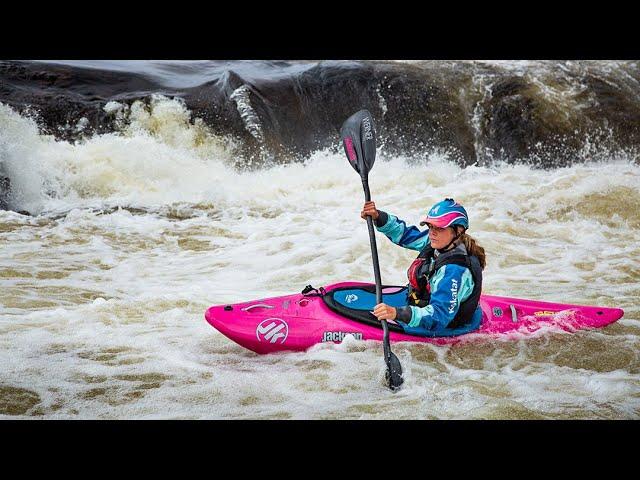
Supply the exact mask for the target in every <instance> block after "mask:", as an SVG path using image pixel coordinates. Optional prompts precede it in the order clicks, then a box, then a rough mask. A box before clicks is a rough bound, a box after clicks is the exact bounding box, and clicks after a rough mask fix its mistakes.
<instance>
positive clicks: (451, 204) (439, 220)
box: [420, 198, 469, 230]
mask: <svg viewBox="0 0 640 480" xmlns="http://www.w3.org/2000/svg"><path fill="white" fill-rule="evenodd" d="M427 223H430V224H432V225H435V226H436V227H440V228H445V227H452V226H453V225H462V226H463V227H464V229H465V230H467V229H468V228H469V217H468V216H467V211H466V210H465V209H464V207H463V206H462V205H460V204H459V203H457V202H456V201H455V200H454V199H453V198H445V199H444V200H443V201H441V202H438V203H436V204H435V205H434V206H433V207H431V209H430V210H429V213H427V216H426V217H424V218H423V219H422V221H421V222H420V225H426V224H427Z"/></svg>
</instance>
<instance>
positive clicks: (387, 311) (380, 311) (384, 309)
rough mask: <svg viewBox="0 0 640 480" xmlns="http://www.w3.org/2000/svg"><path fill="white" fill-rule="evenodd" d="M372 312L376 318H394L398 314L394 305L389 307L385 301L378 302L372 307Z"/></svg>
mask: <svg viewBox="0 0 640 480" xmlns="http://www.w3.org/2000/svg"><path fill="white" fill-rule="evenodd" d="M373 314H374V315H375V316H376V317H378V320H395V318H396V315H397V314H398V312H397V310H396V309H395V308H394V307H390V306H389V305H387V304H385V303H379V304H378V305H376V308H374V309H373Z"/></svg>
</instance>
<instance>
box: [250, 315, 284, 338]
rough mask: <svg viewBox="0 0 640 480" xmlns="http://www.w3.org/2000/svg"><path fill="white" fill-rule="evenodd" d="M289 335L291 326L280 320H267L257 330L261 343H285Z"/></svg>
mask: <svg viewBox="0 0 640 480" xmlns="http://www.w3.org/2000/svg"><path fill="white" fill-rule="evenodd" d="M287 335H289V326H288V325H287V322H285V321H284V320H281V319H279V318H267V319H266V320H263V321H262V322H260V323H259V324H258V327H257V328H256V337H258V341H260V342H269V343H276V342H278V343H284V342H285V340H286V339H287Z"/></svg>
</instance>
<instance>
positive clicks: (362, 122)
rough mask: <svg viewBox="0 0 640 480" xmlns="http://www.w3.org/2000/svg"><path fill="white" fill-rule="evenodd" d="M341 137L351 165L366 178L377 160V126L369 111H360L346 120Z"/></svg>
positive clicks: (341, 130)
mask: <svg viewBox="0 0 640 480" xmlns="http://www.w3.org/2000/svg"><path fill="white" fill-rule="evenodd" d="M340 137H341V138H342V144H343V146H344V151H345V153H346V154H347V158H348V159H349V163H351V166H352V167H353V168H355V169H356V172H358V173H359V174H360V176H361V177H366V176H367V174H368V173H369V170H371V169H372V168H373V162H375V160H376V126H375V124H374V123H373V117H372V116H371V114H370V113H369V111H368V110H360V111H359V112H356V113H354V114H353V115H351V116H350V117H349V118H347V119H346V120H345V122H344V123H343V124H342V128H341V129H340Z"/></svg>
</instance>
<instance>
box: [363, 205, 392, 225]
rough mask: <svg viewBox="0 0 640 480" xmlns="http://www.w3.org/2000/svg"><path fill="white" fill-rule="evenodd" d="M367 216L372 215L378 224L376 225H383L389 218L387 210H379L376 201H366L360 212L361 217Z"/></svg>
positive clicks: (365, 217)
mask: <svg viewBox="0 0 640 480" xmlns="http://www.w3.org/2000/svg"><path fill="white" fill-rule="evenodd" d="M367 216H371V218H373V221H374V222H375V224H376V227H383V226H384V225H385V224H386V223H387V220H388V218H389V216H388V215H387V213H386V212H383V211H382V210H378V209H377V208H376V204H375V203H374V202H364V207H363V208H362V211H361V212H360V218H363V219H365V220H366V219H367Z"/></svg>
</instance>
